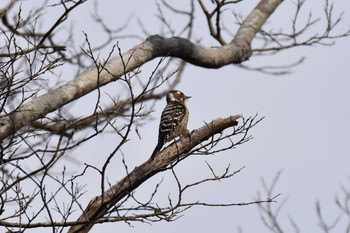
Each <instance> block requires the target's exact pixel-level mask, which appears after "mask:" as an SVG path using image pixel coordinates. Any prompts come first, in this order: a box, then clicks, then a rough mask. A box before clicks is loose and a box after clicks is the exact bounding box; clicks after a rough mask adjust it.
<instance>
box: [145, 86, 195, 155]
mask: <svg viewBox="0 0 350 233" xmlns="http://www.w3.org/2000/svg"><path fill="white" fill-rule="evenodd" d="M189 98H191V97H190V96H186V95H185V94H184V93H182V92H181V91H178V90H172V91H170V92H169V93H168V94H167V96H166V102H167V105H166V106H165V108H164V109H163V112H162V116H161V118H160V123H159V134H158V143H157V146H156V148H155V149H154V151H153V153H152V156H151V159H154V157H155V156H156V155H157V153H158V152H159V151H160V149H162V147H163V145H164V144H165V143H166V142H168V141H171V140H173V139H174V138H176V137H178V136H185V135H189V131H188V129H187V122H188V115H189V112H188V109H187V107H186V104H185V102H186V100H187V99H189Z"/></svg>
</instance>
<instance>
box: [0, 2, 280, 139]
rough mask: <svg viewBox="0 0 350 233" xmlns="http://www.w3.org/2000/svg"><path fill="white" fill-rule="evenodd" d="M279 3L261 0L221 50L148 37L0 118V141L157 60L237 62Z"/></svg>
mask: <svg viewBox="0 0 350 233" xmlns="http://www.w3.org/2000/svg"><path fill="white" fill-rule="evenodd" d="M280 3H281V0H262V1H261V2H260V3H259V4H258V5H257V7H256V8H255V9H254V10H253V11H252V12H251V14H250V15H249V16H248V17H247V19H246V20H245V21H244V22H243V24H242V25H241V27H240V29H239V30H238V32H237V34H236V36H235V38H234V39H233V40H232V42H231V43H230V44H227V45H224V46H222V47H218V48H205V47H202V46H200V45H197V44H194V43H192V42H191V41H189V40H187V39H184V38H179V37H173V38H163V37H161V36H150V37H149V38H147V39H146V41H144V42H143V43H141V44H139V45H137V46H135V47H134V48H132V49H130V50H129V51H128V52H126V53H125V54H123V55H121V56H120V57H115V58H112V59H111V60H109V61H108V62H107V63H106V65H105V66H104V67H103V69H102V70H99V71H98V70H97V69H93V70H89V71H87V72H85V73H82V74H81V75H79V76H78V77H76V78H75V79H73V80H72V81H70V82H68V83H66V84H64V85H62V86H60V87H58V88H56V89H54V90H52V91H49V92H48V93H46V94H43V95H41V96H39V97H37V98H35V99H33V100H31V101H30V102H28V103H25V104H23V105H22V106H20V107H19V108H18V109H16V110H15V111H13V112H12V113H10V114H8V115H7V114H6V115H5V116H4V115H3V116H0V142H1V141H3V140H4V139H6V138H7V137H9V136H10V135H12V134H14V133H15V132H16V131H17V130H19V129H21V128H22V127H24V126H28V125H30V124H31V122H33V121H35V120H37V119H39V118H42V117H44V116H45V115H47V114H48V113H50V112H53V111H55V110H57V109H59V108H61V107H63V106H64V105H66V104H67V103H69V102H72V101H74V100H76V99H79V98H80V97H82V96H84V95H86V94H88V93H90V92H91V91H94V90H96V89H97V88H99V87H101V86H103V85H106V84H108V83H110V82H113V81H116V80H118V79H119V78H120V77H121V76H122V75H123V74H125V73H127V72H129V71H132V70H134V69H135V68H137V67H140V66H141V65H143V64H145V63H146V62H148V61H150V60H152V59H154V58H157V57H164V56H170V57H178V58H181V59H183V60H184V61H187V62H189V63H192V64H194V65H197V66H202V67H206V68H220V67H222V66H225V65H229V64H233V63H236V64H237V63H241V62H243V61H245V60H247V59H248V58H249V57H250V56H251V48H250V44H251V42H252V40H253V38H254V37H255V35H256V32H257V31H259V30H260V28H261V26H262V25H263V24H264V22H265V21H266V19H267V18H268V17H269V16H270V15H271V14H272V13H273V11H274V10H275V9H276V8H277V6H278V5H279V4H280Z"/></svg>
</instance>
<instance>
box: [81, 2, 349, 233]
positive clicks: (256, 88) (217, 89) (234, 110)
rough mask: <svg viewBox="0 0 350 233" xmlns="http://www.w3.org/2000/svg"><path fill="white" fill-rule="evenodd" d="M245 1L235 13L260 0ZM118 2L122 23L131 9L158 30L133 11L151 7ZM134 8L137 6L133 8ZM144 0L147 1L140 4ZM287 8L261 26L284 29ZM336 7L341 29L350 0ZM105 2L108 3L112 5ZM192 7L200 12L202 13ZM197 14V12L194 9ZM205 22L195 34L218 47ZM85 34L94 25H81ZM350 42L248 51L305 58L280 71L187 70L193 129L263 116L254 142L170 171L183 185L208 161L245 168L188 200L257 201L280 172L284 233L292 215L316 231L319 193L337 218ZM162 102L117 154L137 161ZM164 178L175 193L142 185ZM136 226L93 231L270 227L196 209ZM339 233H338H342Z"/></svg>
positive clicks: (238, 212)
mask: <svg viewBox="0 0 350 233" xmlns="http://www.w3.org/2000/svg"><path fill="white" fill-rule="evenodd" d="M250 2H254V3H251V5H250V6H249V4H245V5H244V4H241V5H237V6H236V7H235V11H236V12H240V10H241V8H240V7H242V11H241V12H242V15H246V14H247V12H249V10H250V9H251V8H252V6H255V3H256V2H257V1H250ZM309 2H310V1H309ZM124 4H125V6H124V5H123V7H120V6H118V7H117V4H116V8H114V9H118V10H119V11H118V16H117V19H118V20H121V21H122V22H124V19H125V17H124V18H123V17H122V15H119V13H120V14H121V13H124V14H125V15H127V14H128V13H131V12H135V14H136V15H137V16H138V17H139V18H140V19H142V21H143V22H144V24H145V27H146V28H147V29H149V32H150V33H152V34H153V33H154V34H156V33H159V30H158V29H159V28H158V27H154V26H148V25H152V24H154V23H155V22H156V23H157V21H156V17H155V11H153V9H154V7H153V8H152V9H150V8H147V11H143V10H139V9H146V8H143V7H148V5H147V6H146V5H144V6H142V4H145V3H143V2H140V1H130V3H128V4H130V5H129V6H127V5H126V3H124ZM135 4H136V5H137V6H138V7H137V8H135V7H133V6H134V5H135ZM147 4H150V3H149V2H147ZM292 5H293V4H292V3H291V2H290V1H286V2H285V3H283V4H282V6H281V7H280V8H279V9H278V10H277V12H276V14H275V15H274V16H273V17H272V18H271V20H270V21H269V23H268V27H269V28H271V27H272V26H274V25H277V26H276V27H279V26H285V27H287V26H286V25H290V20H291V18H292V16H293V15H292V13H291V9H292ZM320 5H322V4H320ZM335 6H336V10H337V11H336V12H340V11H341V10H345V16H344V21H343V23H342V24H341V26H340V27H339V30H340V31H341V30H346V29H348V28H349V24H348V22H349V19H350V15H349V14H350V12H349V10H350V3H349V2H348V1H335ZM108 7H109V8H113V7H111V6H110V4H108ZM322 7H323V6H322ZM322 7H321V6H319V8H316V9H315V8H314V7H313V6H312V5H310V4H307V5H306V8H305V9H304V11H303V13H304V14H305V13H307V12H308V11H309V10H310V9H312V10H313V14H314V15H315V17H320V16H323V15H322V14H323V11H322V10H323V9H322ZM114 9H113V11H114ZM100 10H101V11H102V10H106V8H102V4H101V9H100ZM128 10H130V12H128ZM198 12H200V11H199V9H198ZM105 14H106V17H110V18H111V19H112V18H115V17H116V14H111V13H110V11H109V13H107V12H106V13H105ZM123 16H124V15H123ZM198 17H202V16H201V15H198ZM176 20H177V19H175V18H174V19H173V20H172V21H171V22H172V23H173V25H176V22H177V21H176ZM204 22H205V21H202V23H201V24H200V23H199V20H197V29H196V30H195V33H194V34H195V35H198V37H200V38H202V41H201V43H202V44H203V45H205V46H212V45H216V44H215V42H213V40H212V39H211V38H209V36H208V32H207V28H206V25H205V23H204ZM300 23H301V24H302V23H303V22H302V21H301V22H300ZM320 25H321V24H320ZM322 25H324V24H322ZM317 28H318V27H316V29H317ZM84 30H93V29H88V27H86V29H85V27H84ZM133 30H138V29H137V27H135V28H130V31H133ZM134 33H135V32H134ZM125 43H126V42H125V41H122V42H121V44H120V45H121V46H123V48H122V49H124V50H127V49H129V48H130V47H131V46H133V45H135V44H136V42H135V43H133V42H132V43H130V44H125ZM349 47H350V43H349V38H346V39H339V40H336V44H335V45H334V46H332V47H322V46H314V47H300V48H296V49H290V50H288V51H286V52H284V53H283V54H281V55H278V56H266V57H264V58H256V57H252V58H251V59H250V60H249V61H248V62H247V64H249V65H251V66H257V65H267V66H268V65H285V64H289V63H290V62H293V61H296V60H298V59H299V58H300V57H302V56H305V58H306V60H305V62H304V63H303V64H301V65H299V66H297V67H296V68H294V69H293V73H292V74H290V75H286V76H269V75H263V74H261V73H257V72H246V71H242V70H241V69H238V68H237V67H235V66H227V67H224V68H222V69H219V70H207V69H203V68H200V67H194V66H190V67H188V69H187V70H186V72H185V74H184V77H183V80H182V82H181V84H180V85H179V86H178V89H180V90H182V91H184V92H185V93H186V94H188V95H191V96H192V97H193V98H192V99H191V100H190V101H189V102H188V107H189V109H190V121H189V128H190V129H194V128H197V127H199V126H201V125H203V121H207V122H208V121H210V120H212V119H215V118H217V117H226V116H228V115H232V114H243V115H244V116H245V117H249V116H253V115H254V114H255V113H257V112H258V113H259V116H265V117H266V118H265V120H263V121H262V122H261V123H260V124H259V125H258V126H256V127H255V128H254V129H253V130H252V131H251V133H252V135H253V137H254V139H253V140H252V141H250V142H249V143H247V144H245V145H243V146H239V147H238V148H237V149H235V150H230V151H228V152H226V153H222V154H217V155H215V156H210V157H202V158H201V157H198V156H197V157H193V158H190V159H187V160H185V161H184V162H182V164H180V165H179V166H178V167H177V168H176V171H177V172H178V173H179V174H180V175H181V178H182V180H183V182H184V183H185V182H186V181H187V182H191V181H195V180H196V179H199V178H201V177H205V176H207V175H208V174H209V170H208V169H207V168H206V164H205V161H207V162H209V163H210V164H211V165H212V166H213V167H214V168H215V169H217V172H220V171H223V169H224V168H225V166H226V165H227V164H229V163H230V164H231V167H232V168H233V169H239V168H241V167H243V166H245V169H244V170H243V171H242V172H241V173H240V174H239V175H237V176H236V177H234V178H233V179H231V180H228V181H225V182H220V183H218V184H212V185H205V186H204V187H202V188H199V189H198V190H194V191H193V192H191V193H189V197H188V198H189V199H192V200H193V198H198V199H199V200H203V201H205V200H208V201H210V202H232V201H233V202H248V201H251V200H252V199H254V197H256V193H257V191H258V190H262V186H261V178H264V179H265V180H266V182H267V183H268V184H270V183H271V182H272V179H273V178H274V176H275V175H276V173H277V172H278V171H282V175H281V177H280V180H279V182H278V185H277V186H276V188H275V193H276V194H278V193H281V196H280V197H279V198H278V203H277V204H275V205H274V206H275V207H276V208H277V207H278V205H279V204H280V203H282V202H283V200H285V199H286V198H288V201H287V203H286V204H285V206H284V208H283V211H282V213H281V216H280V220H281V222H282V223H283V227H285V229H286V231H291V230H292V228H291V226H290V224H289V223H288V216H291V217H292V218H293V219H294V221H295V222H296V223H297V224H298V225H299V227H300V229H301V231H302V232H316V231H320V229H319V226H318V219H317V217H316V212H315V202H316V200H317V199H319V200H320V201H321V207H322V209H323V210H324V214H325V217H326V219H327V220H329V221H333V220H334V219H335V217H337V216H338V214H339V211H338V210H337V208H336V206H335V204H334V197H335V194H336V193H337V192H338V193H341V192H340V185H341V184H343V185H344V186H346V187H349V184H350V180H349V178H350V170H349V165H350V157H349V146H348V145H349V144H348V141H349V136H348V132H349V131H350V124H349V121H348V119H350V104H349V100H350V82H349V65H348V63H349V60H350V55H349ZM147 69H149V67H146V68H145V69H143V71H142V72H143V73H144V74H145V75H149V74H150V71H151V69H150V70H147ZM203 103H205V105H203ZM164 105H165V101H161V102H158V104H157V111H156V112H155V113H154V114H153V115H154V117H155V118H157V119H156V120H155V121H154V122H152V123H150V124H148V125H146V126H145V127H143V128H142V129H141V134H142V135H143V139H142V140H141V141H140V143H139V144H138V147H136V148H135V147H134V146H133V145H132V144H130V147H128V151H125V152H124V153H125V154H126V155H127V156H132V155H135V156H137V158H136V157H135V158H132V159H131V158H130V159H129V162H130V163H132V162H134V163H135V164H137V163H141V162H143V161H144V160H146V159H148V157H149V155H150V153H151V152H152V149H153V147H154V144H155V140H156V137H157V127H158V120H159V119H158V118H159V116H160V112H161V109H162V108H163V107H164ZM98 150H100V149H98ZM140 151H141V152H140ZM131 160H132V161H131ZM162 178H164V180H163V185H164V186H165V187H167V188H168V189H169V190H173V186H174V181H173V179H172V178H171V177H170V176H169V175H167V174H165V173H162V174H158V175H156V176H155V177H154V178H152V180H150V181H149V182H147V183H146V184H145V185H144V186H145V187H144V186H142V187H141V188H145V190H147V187H150V188H151V187H152V185H151V184H153V183H154V182H157V181H160V180H161V179H162ZM164 189H165V190H166V188H164ZM167 192H170V191H167V190H166V191H164V195H167ZM263 197H264V196H263ZM160 199H162V198H161V197H160ZM163 199H164V197H163ZM342 220H343V221H344V220H345V219H342ZM134 226H135V227H134V228H130V227H129V226H128V225H126V224H110V225H101V226H95V227H94V229H93V232H100V230H102V229H104V230H105V232H116V231H123V232H142V233H145V232H165V231H166V232H170V233H171V232H193V231H196V232H238V230H237V227H238V226H241V227H242V229H243V232H269V231H268V230H267V229H265V228H264V227H263V226H262V224H261V221H260V219H259V215H258V210H257V207H256V206H248V207H232V208H204V207H197V208H193V209H191V210H190V211H187V212H185V215H184V216H183V217H182V218H181V219H179V220H177V221H175V222H172V223H166V222H162V223H156V224H153V225H152V226H150V225H147V224H139V223H136V224H134ZM342 226H344V225H342ZM341 229H344V228H341ZM341 229H339V231H338V232H341Z"/></svg>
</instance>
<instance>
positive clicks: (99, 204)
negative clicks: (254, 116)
mask: <svg viewBox="0 0 350 233" xmlns="http://www.w3.org/2000/svg"><path fill="white" fill-rule="evenodd" d="M239 118H240V116H239V115H236V116H229V117H227V118H224V119H221V118H219V119H216V120H214V121H212V122H211V123H209V124H205V125H204V126H202V127H201V128H199V129H197V130H194V131H192V132H191V135H190V138H188V137H185V138H182V139H181V140H179V141H176V142H174V143H173V144H171V145H170V146H168V147H167V148H165V149H164V150H162V151H161V152H160V153H159V154H158V156H157V157H156V158H155V159H154V160H148V161H146V162H145V163H143V164H141V165H140V166H139V167H136V168H135V169H134V170H133V171H132V172H130V174H129V175H127V176H126V177H124V178H123V179H122V180H120V181H119V182H118V183H116V184H115V185H113V186H112V187H111V188H110V189H108V190H107V191H106V192H105V193H104V194H103V195H101V196H98V197H95V198H93V199H92V200H91V201H90V203H89V204H88V206H87V207H86V209H85V211H84V213H83V214H82V215H81V216H80V217H79V219H78V220H77V221H78V222H88V224H84V225H76V226H73V227H72V228H71V229H70V230H69V231H68V232H69V233H75V232H80V233H83V232H88V231H89V230H90V229H91V228H92V227H93V225H94V224H95V223H96V222H98V220H99V218H101V217H103V216H104V215H105V214H106V213H107V211H108V210H109V209H110V208H112V207H113V206H114V205H115V204H116V203H117V202H118V201H120V200H121V199H122V198H124V197H125V196H126V195H128V194H129V193H130V192H131V191H132V190H135V189H136V188H137V187H138V186H139V185H141V184H142V183H143V182H145V181H146V180H148V179H149V178H150V177H152V176H153V175H155V174H157V173H158V172H161V171H164V170H166V169H167V168H168V167H169V166H170V165H171V164H172V163H173V162H176V161H178V160H179V157H180V156H183V155H184V156H186V153H188V152H190V151H191V149H192V148H194V147H195V146H197V145H198V144H199V143H201V142H203V141H205V140H207V139H209V138H210V137H212V136H213V135H215V134H217V133H221V132H222V131H223V130H224V129H226V128H229V127H233V126H235V125H237V123H238V122H237V120H238V119H239Z"/></svg>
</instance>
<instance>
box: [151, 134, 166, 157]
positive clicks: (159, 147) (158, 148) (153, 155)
mask: <svg viewBox="0 0 350 233" xmlns="http://www.w3.org/2000/svg"><path fill="white" fill-rule="evenodd" d="M163 145H164V142H163V139H159V140H158V143H157V145H156V148H154V151H153V153H152V155H151V160H153V159H154V157H156V155H157V154H158V152H159V151H160V149H162V147H163Z"/></svg>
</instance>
